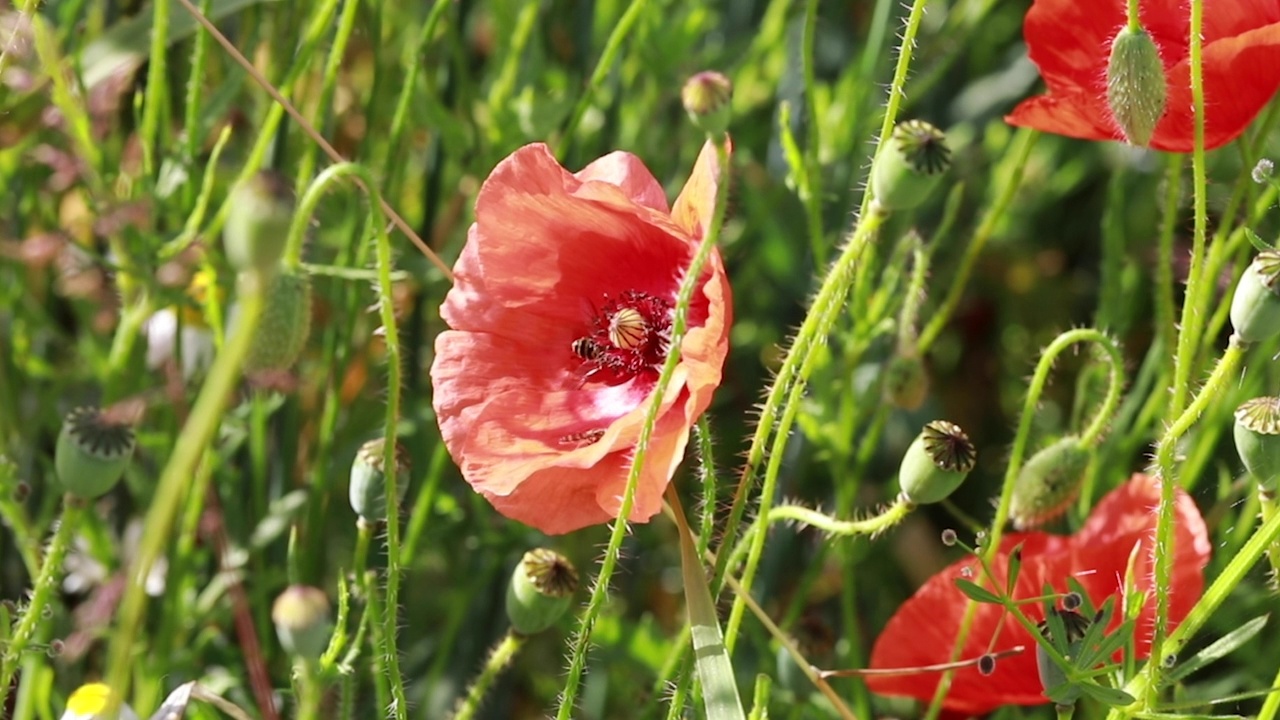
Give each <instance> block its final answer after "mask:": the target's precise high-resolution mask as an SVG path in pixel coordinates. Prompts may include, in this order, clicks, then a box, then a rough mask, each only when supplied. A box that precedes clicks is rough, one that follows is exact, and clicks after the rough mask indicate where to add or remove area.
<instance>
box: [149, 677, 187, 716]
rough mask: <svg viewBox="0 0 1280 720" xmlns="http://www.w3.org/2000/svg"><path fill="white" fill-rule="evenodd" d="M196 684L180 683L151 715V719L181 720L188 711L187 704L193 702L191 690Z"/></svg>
mask: <svg viewBox="0 0 1280 720" xmlns="http://www.w3.org/2000/svg"><path fill="white" fill-rule="evenodd" d="M195 686H196V684H195V683H193V682H188V683H183V684H181V685H179V686H178V688H177V689H176V690H174V691H173V692H171V693H169V697H167V698H165V699H164V702H163V703H161V704H160V707H159V708H158V709H156V711H155V713H154V714H152V715H151V720H179V719H180V718H181V717H182V716H183V715H185V714H186V712H187V704H188V703H190V702H191V691H192V690H194V689H195Z"/></svg>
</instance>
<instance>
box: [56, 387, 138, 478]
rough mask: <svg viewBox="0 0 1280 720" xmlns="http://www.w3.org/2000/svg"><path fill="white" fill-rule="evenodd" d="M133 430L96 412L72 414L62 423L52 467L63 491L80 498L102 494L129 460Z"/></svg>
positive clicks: (86, 410)
mask: <svg viewBox="0 0 1280 720" xmlns="http://www.w3.org/2000/svg"><path fill="white" fill-rule="evenodd" d="M134 445H135V441H134V437H133V428H131V427H130V426H129V424H128V423H126V422H124V421H121V420H116V419H114V418H112V417H110V416H109V415H108V414H107V413H104V412H103V411H101V410H99V409H98V408H92V407H82V408H76V409H75V410H72V411H71V412H70V413H69V414H68V415H67V417H66V419H65V420H63V422H62V431H61V432H59V433H58V446H57V449H56V450H55V452H54V456H53V465H54V469H55V470H56V471H57V474H58V481H59V482H60V483H62V487H63V489H65V490H66V491H67V492H69V493H72V494H74V495H78V496H80V497H82V498H87V499H93V498H96V497H99V496H101V495H104V494H106V492H107V491H108V490H110V489H111V488H113V487H115V485H116V483H117V482H119V481H120V477H121V476H122V475H124V470H125V468H126V467H128V466H129V460H130V459H131V458H132V457H133V448H134Z"/></svg>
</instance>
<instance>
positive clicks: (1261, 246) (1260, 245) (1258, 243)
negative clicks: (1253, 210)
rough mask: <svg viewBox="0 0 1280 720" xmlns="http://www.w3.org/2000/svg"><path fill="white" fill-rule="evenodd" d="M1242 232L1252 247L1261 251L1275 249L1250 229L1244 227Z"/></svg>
mask: <svg viewBox="0 0 1280 720" xmlns="http://www.w3.org/2000/svg"><path fill="white" fill-rule="evenodd" d="M1244 234H1245V236H1246V237H1248V238H1249V244H1250V245H1252V246H1253V248H1254V249H1255V250H1257V251H1258V252H1262V251H1263V250H1275V248H1274V247H1272V246H1271V245H1270V244H1269V243H1268V242H1267V241H1266V240H1263V239H1262V238H1260V237H1258V233H1256V232H1254V231H1253V230H1252V229H1250V228H1245V229H1244Z"/></svg>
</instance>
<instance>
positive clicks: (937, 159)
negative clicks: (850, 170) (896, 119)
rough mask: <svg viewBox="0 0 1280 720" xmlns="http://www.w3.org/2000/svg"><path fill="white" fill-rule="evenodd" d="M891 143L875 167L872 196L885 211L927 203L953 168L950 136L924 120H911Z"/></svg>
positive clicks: (900, 127)
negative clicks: (949, 145) (949, 146)
mask: <svg viewBox="0 0 1280 720" xmlns="http://www.w3.org/2000/svg"><path fill="white" fill-rule="evenodd" d="M887 142H888V145H889V146H888V147H887V148H885V149H884V150H883V151H882V152H880V153H878V154H877V155H876V161H875V164H873V165H872V167H871V194H872V196H873V197H874V198H875V200H876V203H877V204H878V205H879V206H880V207H881V208H883V209H885V210H910V209H911V208H914V207H916V206H918V205H919V204H920V203H922V202H924V199H925V198H926V197H927V196H928V195H929V192H930V191H931V190H933V188H934V187H935V186H937V185H938V183H940V182H941V181H942V174H943V173H944V172H945V171H946V169H947V168H948V167H950V166H951V149H950V148H948V147H947V136H946V135H944V134H943V132H942V131H941V130H939V129H938V128H936V127H934V126H933V125H931V124H929V123H927V122H925V121H923V120H907V121H905V122H900V123H898V125H897V127H895V128H894V129H893V134H892V135H890V136H889V138H888V140H887Z"/></svg>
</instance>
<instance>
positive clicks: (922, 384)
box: [884, 352, 929, 410]
mask: <svg viewBox="0 0 1280 720" xmlns="http://www.w3.org/2000/svg"><path fill="white" fill-rule="evenodd" d="M928 395H929V373H928V371H927V370H925V367H924V360H923V359H921V358H920V356H919V355H917V354H916V353H914V352H912V353H908V354H903V353H899V354H897V355H894V356H893V359H892V360H890V361H889V363H888V365H886V366H885V369H884V396H885V399H886V400H888V401H889V403H890V404H891V405H893V406H894V407H898V408H902V409H903V410H919V409H920V406H921V405H923V404H924V399H925V398H926V397H927V396H928Z"/></svg>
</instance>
